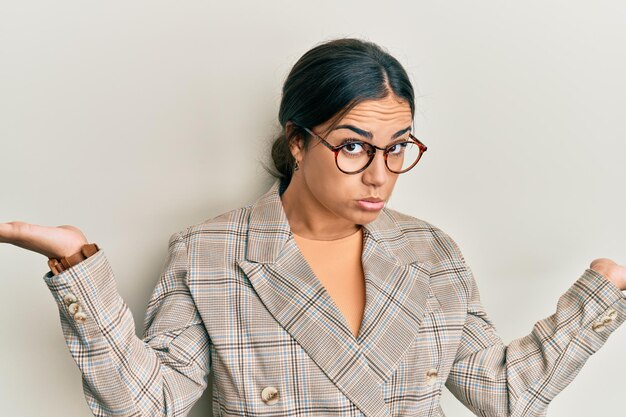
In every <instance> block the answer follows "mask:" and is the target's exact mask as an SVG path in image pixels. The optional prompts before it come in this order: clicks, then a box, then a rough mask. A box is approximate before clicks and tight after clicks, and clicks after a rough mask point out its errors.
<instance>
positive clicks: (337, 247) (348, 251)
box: [292, 228, 365, 337]
mask: <svg viewBox="0 0 626 417" xmlns="http://www.w3.org/2000/svg"><path fill="white" fill-rule="evenodd" d="M292 234H293V237H294V240H295V241H296V244H297V245H298V248H299V249H300V252H302V255H303V256H304V259H306V261H307V262H308V263H309V266H310V267H311V269H312V270H313V272H314V273H315V276H316V277H317V278H318V279H319V280H320V282H321V283H322V285H323V286H324V288H325V289H326V292H328V294H329V295H330V297H331V298H332V299H333V301H334V302H335V304H336V305H337V307H339V310H340V311H341V312H342V313H343V315H344V317H345V318H346V321H347V322H348V325H349V326H350V329H351V330H352V334H353V335H354V337H357V335H358V334H359V328H360V326H361V322H362V320H363V311H364V309H365V279H364V274H363V264H362V263H361V254H362V251H363V229H362V228H360V229H359V230H358V231H356V232H355V233H353V234H351V235H350V236H346V237H343V238H341V239H335V240H314V239H306V238H304V237H302V236H299V235H297V234H295V233H293V232H292Z"/></svg>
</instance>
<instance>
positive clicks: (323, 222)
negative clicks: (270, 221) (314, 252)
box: [280, 176, 361, 240]
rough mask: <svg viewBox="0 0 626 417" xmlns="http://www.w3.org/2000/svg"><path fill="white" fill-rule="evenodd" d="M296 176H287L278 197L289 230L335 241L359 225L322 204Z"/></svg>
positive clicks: (309, 237) (305, 235)
mask: <svg viewBox="0 0 626 417" xmlns="http://www.w3.org/2000/svg"><path fill="white" fill-rule="evenodd" d="M296 177H297V176H295V177H293V178H292V179H291V182H290V183H289V185H288V186H287V189H286V190H285V192H284V193H283V194H282V195H281V197H280V198H281V200H282V203H283V209H284V210H285V214H286V215H287V220H288V221H289V227H290V228H291V231H292V232H293V233H295V234H297V235H299V236H302V237H304V238H306V239H315V240H335V239H341V238H343V237H346V236H350V235H352V234H353V233H355V232H356V231H358V230H359V229H360V228H361V225H358V224H354V223H352V222H350V221H349V220H347V219H344V218H342V217H339V216H337V215H336V214H335V213H333V212H331V211H330V210H328V209H327V208H326V207H324V206H323V205H322V204H321V203H320V202H319V201H317V199H315V197H314V196H313V195H312V194H311V191H310V189H309V188H308V187H307V186H306V184H305V183H304V182H303V181H301V180H300V179H299V178H296Z"/></svg>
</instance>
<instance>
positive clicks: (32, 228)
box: [0, 221, 88, 259]
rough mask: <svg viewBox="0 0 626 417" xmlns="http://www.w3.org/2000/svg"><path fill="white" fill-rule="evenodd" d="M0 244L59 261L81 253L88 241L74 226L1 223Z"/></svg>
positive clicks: (15, 222)
mask: <svg viewBox="0 0 626 417" xmlns="http://www.w3.org/2000/svg"><path fill="white" fill-rule="evenodd" d="M0 243H10V244H12V245H15V246H19V247H20V248H24V249H27V250H30V251H33V252H37V253H41V254H42V255H44V256H46V257H48V258H57V259H58V258H62V257H64V256H70V255H72V254H74V253H76V252H78V251H80V249H81V247H82V246H83V245H84V244H86V243H88V241H87V238H86V237H85V235H84V234H83V232H81V231H80V229H78V228H77V227H74V226H70V225H62V226H41V225H37V224H32V223H26V222H22V221H13V222H8V223H0Z"/></svg>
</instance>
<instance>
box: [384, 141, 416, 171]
mask: <svg viewBox="0 0 626 417" xmlns="http://www.w3.org/2000/svg"><path fill="white" fill-rule="evenodd" d="M419 156H420V148H419V146H418V145H417V143H415V142H401V143H396V144H395V145H392V146H391V147H390V148H389V149H388V152H387V166H389V169H390V170H392V171H397V172H400V171H404V170H407V169H409V168H411V167H412V166H413V165H414V164H415V161H417V159H418V158H419Z"/></svg>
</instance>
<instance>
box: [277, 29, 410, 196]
mask: <svg viewBox="0 0 626 417" xmlns="http://www.w3.org/2000/svg"><path fill="white" fill-rule="evenodd" d="M390 93H393V94H395V95H396V96H398V97H399V98H401V99H404V100H406V101H407V102H408V103H409V105H410V106H411V115H413V116H414V115H415V99H414V92H413V86H412V85H411V82H410V80H409V77H408V75H407V73H406V71H405V70H404V68H403V67H402V65H401V64H400V63H399V62H398V60H396V59H395V58H394V57H392V56H391V55H390V54H389V53H388V52H386V51H385V50H384V49H383V48H381V47H380V46H378V45H376V44H375V43H373V42H369V41H365V40H362V39H355V38H341V39H335V40H331V41H327V42H325V43H322V44H319V45H317V46H315V47H314V48H313V49H310V50H309V51H308V52H306V53H305V54H304V55H303V56H302V57H301V58H300V59H299V60H298V62H296V64H295V65H294V66H293V68H292V69H291V71H290V72H289V75H288V76H287V79H286V80H285V83H284V85H283V91H282V99H281V102H280V110H279V112H278V121H279V122H280V125H281V127H282V132H281V134H280V135H279V136H278V137H277V138H276V139H275V140H274V142H273V144H272V151H271V156H272V161H273V163H274V169H272V168H268V167H267V166H265V165H264V166H265V169H266V170H267V171H268V172H269V173H270V174H271V175H272V176H274V177H276V178H280V179H281V188H282V189H285V188H286V187H287V185H289V182H290V181H291V176H292V174H293V168H294V163H295V159H294V157H293V155H292V154H291V151H290V149H289V144H290V142H291V141H293V140H295V139H299V138H302V139H303V141H304V147H305V149H306V147H307V146H308V144H309V141H310V139H311V136H310V135H309V134H308V133H307V132H306V131H304V129H302V127H308V128H312V127H314V126H317V125H319V124H322V123H325V122H327V121H329V120H331V119H333V123H332V125H331V127H330V129H332V128H333V127H334V126H335V125H336V123H338V122H339V120H341V118H342V117H343V115H345V114H346V113H347V112H349V111H350V110H351V109H352V108H353V107H354V106H356V105H357V104H358V103H360V102H362V101H364V100H371V99H382V98H385V97H387V96H388V95H389V94H390ZM288 121H291V122H292V123H293V124H294V125H295V126H293V129H288V130H289V131H288V132H287V131H286V129H285V127H286V125H287V122H288Z"/></svg>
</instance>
